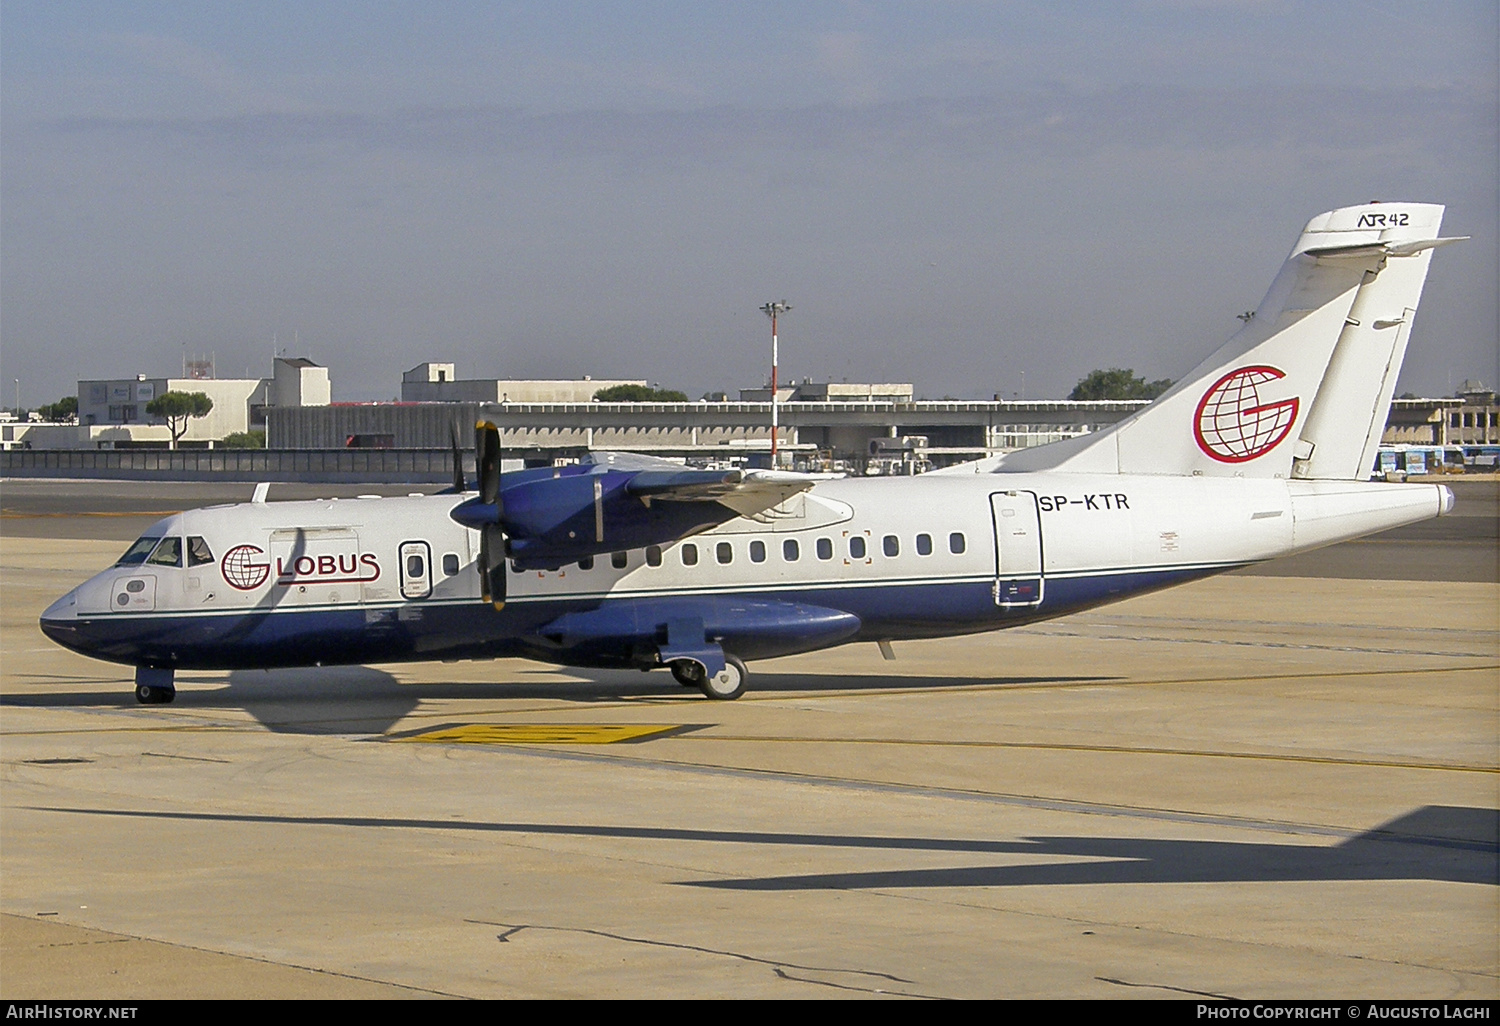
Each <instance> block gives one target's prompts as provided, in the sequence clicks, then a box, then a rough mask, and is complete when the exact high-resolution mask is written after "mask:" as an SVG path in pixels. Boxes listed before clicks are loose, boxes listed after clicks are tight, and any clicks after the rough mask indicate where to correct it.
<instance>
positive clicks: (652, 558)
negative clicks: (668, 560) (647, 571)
mask: <svg viewBox="0 0 1500 1026" xmlns="http://www.w3.org/2000/svg"><path fill="white" fill-rule="evenodd" d="M646 565H647V566H661V546H660V545H647V546H646Z"/></svg>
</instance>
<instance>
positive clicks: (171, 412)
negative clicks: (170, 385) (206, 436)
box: [146, 392, 214, 449]
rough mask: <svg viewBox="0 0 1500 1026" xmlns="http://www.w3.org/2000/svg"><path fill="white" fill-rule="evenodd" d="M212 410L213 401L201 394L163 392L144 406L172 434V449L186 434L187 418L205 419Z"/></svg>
mask: <svg viewBox="0 0 1500 1026" xmlns="http://www.w3.org/2000/svg"><path fill="white" fill-rule="evenodd" d="M213 408H214V401H213V400H212V399H210V398H209V397H208V396H206V395H204V394H203V393H202V392H163V393H162V394H161V395H159V396H157V397H156V398H155V399H153V400H151V401H150V402H149V403H147V404H146V412H147V413H148V414H150V415H151V416H153V417H161V418H162V419H164V420H165V421H166V422H167V430H168V431H170V432H172V448H174V449H175V448H177V440H178V439H179V438H181V437H182V436H183V435H184V434H186V433H187V428H188V418H189V417H206V416H208V412H209V411H210V410H212V409H213Z"/></svg>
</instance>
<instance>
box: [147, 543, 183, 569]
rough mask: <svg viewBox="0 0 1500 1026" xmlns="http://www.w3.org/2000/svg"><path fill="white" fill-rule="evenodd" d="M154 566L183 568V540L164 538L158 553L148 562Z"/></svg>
mask: <svg viewBox="0 0 1500 1026" xmlns="http://www.w3.org/2000/svg"><path fill="white" fill-rule="evenodd" d="M146 562H147V563H150V564H151V565H152V566H181V565H182V539H181V538H163V539H162V540H161V544H160V545H158V546H157V547H156V551H155V552H153V553H151V558H150V559H148V560H146Z"/></svg>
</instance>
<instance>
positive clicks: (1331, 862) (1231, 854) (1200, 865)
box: [33, 805, 1500, 891]
mask: <svg viewBox="0 0 1500 1026" xmlns="http://www.w3.org/2000/svg"><path fill="white" fill-rule="evenodd" d="M33 808H35V809H36V810H37V811H42V812H58V813H65V814H75V815H86V816H110V817H128V818H132V819H156V820H167V821H177V822H197V823H204V824H217V823H242V824H251V825H263V826H274V827H298V826H312V827H319V826H337V827H358V828H372V829H378V830H392V829H395V830H437V831H443V832H454V831H458V832H473V833H476V834H501V835H504V834H518V835H519V834H531V835H538V834H540V835H551V836H564V837H600V838H630V839H646V840H661V841H674V842H682V841H689V842H707V843H728V844H758V845H767V846H798V847H816V848H842V849H879V850H886V851H891V850H897V851H899V850H906V851H922V852H932V851H937V852H952V853H959V854H976V855H1006V856H1011V857H1012V858H1013V859H1014V860H1016V861H1010V862H1008V863H1007V864H1004V865H990V866H957V867H951V868H937V869H933V868H924V869H906V870H899V869H897V870H890V869H886V870H880V871H877V872H867V873H858V872H842V873H826V874H808V875H799V876H770V877H752V878H748V879H739V880H733V879H729V880H679V881H676V883H678V884H680V885H683V886H691V887H710V888H719V889H725V890H745V891H808V890H869V889H887V888H911V887H1036V886H1059V885H1069V884H1139V883H1150V884H1171V883H1291V882H1298V881H1304V882H1312V881H1321V882H1334V881H1360V880H1364V881H1374V880H1392V881H1394V880H1435V881H1440V882H1448V883H1472V884H1489V885H1491V886H1494V885H1496V884H1497V883H1500V879H1497V863H1500V849H1497V845H1496V830H1497V825H1500V811H1497V810H1495V809H1481V808H1470V807H1461V806H1459V807H1455V806H1442V805H1428V806H1424V807H1422V808H1419V809H1417V810H1415V811H1413V812H1410V813H1407V814H1406V815H1404V816H1398V817H1397V818H1396V819H1393V820H1391V821H1390V822H1388V823H1385V824H1383V825H1382V826H1379V827H1376V828H1375V829H1373V830H1367V831H1365V832H1364V833H1362V834H1358V835H1356V836H1355V837H1351V838H1349V839H1348V840H1345V841H1343V842H1341V843H1339V844H1336V845H1333V846H1326V845H1316V844H1313V845H1309V844H1271V843H1257V842H1243V841H1192V840H1177V839H1157V838H1142V837H1066V836H1058V837H1023V838H1019V839H1016V840H1006V841H990V840H980V839H960V838H934V837H896V836H871V835H859V834H800V833H777V832H770V831H748V830H744V831H742V830H699V829H687V828H671V827H630V826H602V825H589V824H569V823H538V822H513V823H487V822H467V823H466V822H456V821H453V820H428V819H403V818H397V817H374V816H274V815H252V814H244V813H211V812H168V811H151V810H132V809H90V808H66V807H56V806H50V807H49V806H40V807H33ZM1058 857H1066V858H1072V859H1085V860H1087V861H1075V862H1041V863H1038V862H1022V861H1019V860H1023V859H1028V858H1048V859H1055V858H1058Z"/></svg>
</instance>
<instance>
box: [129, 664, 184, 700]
mask: <svg viewBox="0 0 1500 1026" xmlns="http://www.w3.org/2000/svg"><path fill="white" fill-rule="evenodd" d="M175 677H176V673H175V672H174V671H172V670H157V669H152V668H151V667H149V666H138V667H136V671H135V700H136V701H137V702H139V703H141V704H142V705H166V704H167V703H168V702H170V701H172V699H174V698H176V697H177V687H176V685H175V684H174V678H175Z"/></svg>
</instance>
